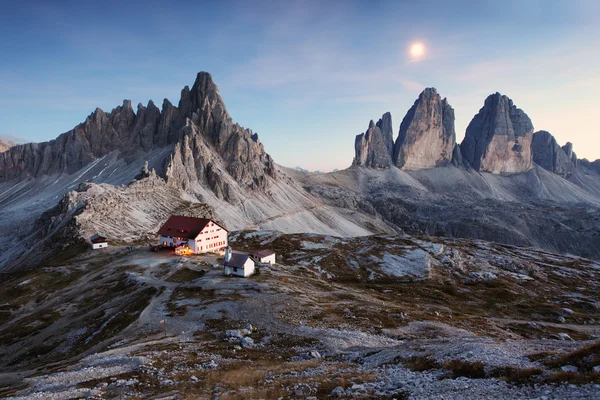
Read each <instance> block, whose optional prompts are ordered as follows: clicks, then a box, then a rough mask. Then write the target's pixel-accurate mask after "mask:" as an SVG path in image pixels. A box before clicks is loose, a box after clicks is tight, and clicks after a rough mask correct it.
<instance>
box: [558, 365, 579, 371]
mask: <svg viewBox="0 0 600 400" xmlns="http://www.w3.org/2000/svg"><path fill="white" fill-rule="evenodd" d="M560 370H561V371H563V372H572V373H576V372H577V371H578V370H577V367H575V366H573V365H563V366H562V367H560Z"/></svg>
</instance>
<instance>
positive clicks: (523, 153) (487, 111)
mask: <svg viewBox="0 0 600 400" xmlns="http://www.w3.org/2000/svg"><path fill="white" fill-rule="evenodd" d="M532 135H533V124H532V123H531V120H530V119H529V117H528V116H527V114H525V112H524V111H523V110H521V109H520V108H517V107H516V106H515V105H514V104H513V101H512V100H511V99H510V98H508V97H507V96H504V95H501V94H500V93H498V92H496V93H494V94H491V95H489V96H488V97H487V98H486V100H485V102H484V105H483V107H482V108H481V109H480V110H479V113H478V114H477V115H475V116H474V117H473V119H472V120H471V122H470V123H469V126H468V127H467V131H466V134H465V139H464V140H463V142H462V143H461V152H462V155H463V157H464V158H465V159H466V160H467V161H468V162H469V164H470V165H471V166H472V167H473V168H475V169H476V170H480V171H487V172H493V173H518V172H523V171H526V170H528V169H529V168H531V167H532V164H533V161H532V155H531V140H532Z"/></svg>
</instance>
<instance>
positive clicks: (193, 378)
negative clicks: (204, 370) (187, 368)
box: [190, 375, 199, 383]
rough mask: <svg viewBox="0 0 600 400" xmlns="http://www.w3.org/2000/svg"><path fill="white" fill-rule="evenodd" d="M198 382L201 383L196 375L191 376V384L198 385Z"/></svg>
mask: <svg viewBox="0 0 600 400" xmlns="http://www.w3.org/2000/svg"><path fill="white" fill-rule="evenodd" d="M198 381H199V379H198V378H197V377H196V376H195V375H192V376H190V382H192V383H196V382H198Z"/></svg>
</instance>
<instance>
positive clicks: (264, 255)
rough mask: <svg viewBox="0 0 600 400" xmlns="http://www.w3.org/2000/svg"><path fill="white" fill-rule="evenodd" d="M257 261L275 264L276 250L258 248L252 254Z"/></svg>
mask: <svg viewBox="0 0 600 400" xmlns="http://www.w3.org/2000/svg"><path fill="white" fill-rule="evenodd" d="M250 257H252V259H253V260H254V261H255V262H258V263H264V264H271V265H273V264H275V252H274V251H273V250H258V251H255V252H253V253H252V254H250Z"/></svg>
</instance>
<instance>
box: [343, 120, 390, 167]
mask: <svg viewBox="0 0 600 400" xmlns="http://www.w3.org/2000/svg"><path fill="white" fill-rule="evenodd" d="M393 136H394V133H393V128H392V115H391V114H390V113H389V112H387V113H385V114H383V116H382V117H381V119H380V120H379V121H377V124H375V123H374V122H373V121H372V120H371V122H370V123H369V129H367V131H366V132H365V133H361V134H360V135H358V136H356V140H355V142H354V151H355V157H354V161H353V162H352V165H356V166H360V167H367V168H375V169H381V168H389V167H390V166H391V165H392V164H393V161H392V156H393V150H394V138H393Z"/></svg>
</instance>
